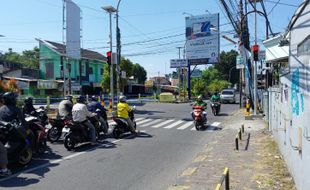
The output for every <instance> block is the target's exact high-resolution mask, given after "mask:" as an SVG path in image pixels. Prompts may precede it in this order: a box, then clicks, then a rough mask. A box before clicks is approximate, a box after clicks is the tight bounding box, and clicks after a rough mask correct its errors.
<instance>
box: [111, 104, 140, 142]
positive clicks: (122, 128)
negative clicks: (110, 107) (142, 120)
mask: <svg viewBox="0 0 310 190" xmlns="http://www.w3.org/2000/svg"><path fill="white" fill-rule="evenodd" d="M134 110H135V107H134V109H133V110H132V111H131V112H129V113H128V115H129V118H130V119H131V121H133V123H134V128H135V129H136V128H137V125H136V122H135V115H134ZM112 118H113V121H115V123H116V125H114V128H113V131H112V134H113V136H114V138H116V139H119V138H120V136H121V135H122V134H124V133H127V132H131V130H130V128H129V126H128V124H127V121H126V120H125V119H123V118H119V117H117V116H116V114H113V117H112Z"/></svg>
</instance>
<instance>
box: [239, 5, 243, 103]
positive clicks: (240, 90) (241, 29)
mask: <svg viewBox="0 0 310 190" xmlns="http://www.w3.org/2000/svg"><path fill="white" fill-rule="evenodd" d="M242 1H243V0H240V7H239V11H240V20H241V22H240V42H241V43H243V40H244V38H243V32H244V31H243V29H244V28H243V23H242V18H243V16H244V14H243V2H242ZM242 76H243V69H240V70H239V107H240V108H242V96H243V91H242V88H243V80H242Z"/></svg>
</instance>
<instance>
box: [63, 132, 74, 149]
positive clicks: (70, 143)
mask: <svg viewBox="0 0 310 190" xmlns="http://www.w3.org/2000/svg"><path fill="white" fill-rule="evenodd" d="M72 136H73V135H72V133H70V134H68V135H67V136H66V137H65V142H64V146H65V148H66V149H67V150H68V151H71V150H72V149H74V147H75V144H76V142H75V140H74V139H73V138H72Z"/></svg>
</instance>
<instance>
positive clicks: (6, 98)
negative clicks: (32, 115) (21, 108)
mask: <svg viewBox="0 0 310 190" xmlns="http://www.w3.org/2000/svg"><path fill="white" fill-rule="evenodd" d="M16 97H17V95H16V94H14V93H13V92H6V93H4V94H3V95H2V100H3V104H4V105H14V106H15V105H16Z"/></svg>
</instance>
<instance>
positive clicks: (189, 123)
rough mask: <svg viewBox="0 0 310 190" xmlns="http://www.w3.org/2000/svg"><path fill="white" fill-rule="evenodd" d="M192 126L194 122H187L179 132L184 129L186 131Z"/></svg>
mask: <svg viewBox="0 0 310 190" xmlns="http://www.w3.org/2000/svg"><path fill="white" fill-rule="evenodd" d="M192 125H193V122H192V121H190V122H186V123H185V124H184V125H182V126H181V127H179V128H178V129H179V130H183V129H186V128H188V127H190V126H192Z"/></svg>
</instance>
